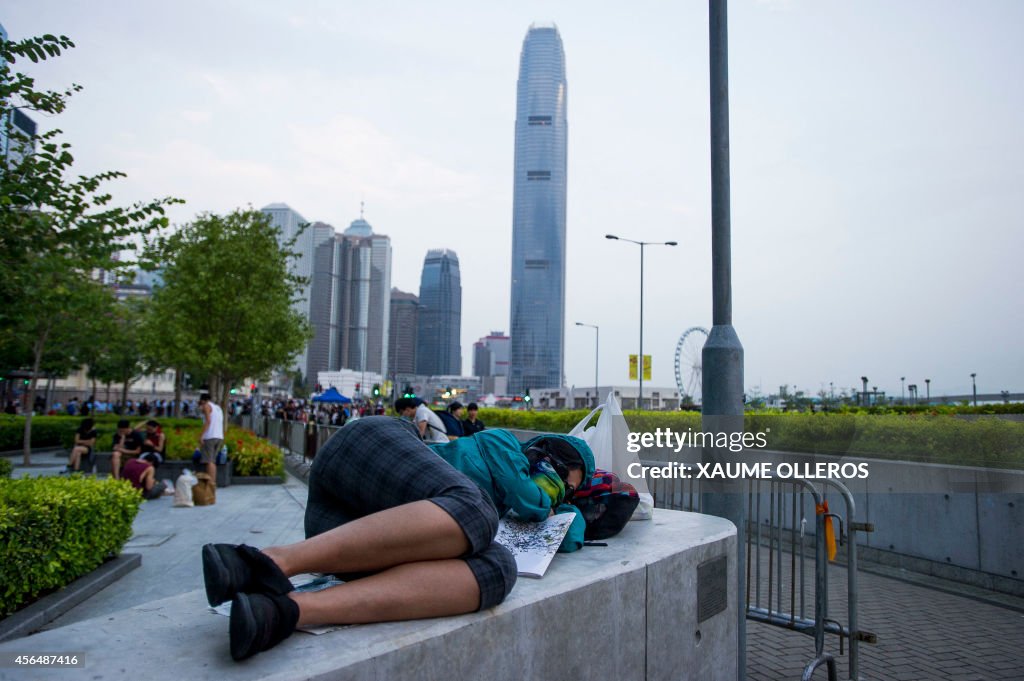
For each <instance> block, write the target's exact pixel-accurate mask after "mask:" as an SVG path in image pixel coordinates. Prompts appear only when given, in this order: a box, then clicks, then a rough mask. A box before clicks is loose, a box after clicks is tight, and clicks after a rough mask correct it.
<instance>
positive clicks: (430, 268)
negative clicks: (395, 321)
mask: <svg viewBox="0 0 1024 681" xmlns="http://www.w3.org/2000/svg"><path fill="white" fill-rule="evenodd" d="M461 332H462V283H461V279H460V275H459V256H457V255H456V254H455V251H451V250H449V249H447V248H444V249H436V250H430V251H427V257H426V259H425V260H424V261H423V275H422V276H421V277H420V318H419V327H418V330H417V333H416V373H417V374H428V375H439V374H444V375H458V374H461V373H462V345H461V342H460V339H459V335H460V333H461Z"/></svg>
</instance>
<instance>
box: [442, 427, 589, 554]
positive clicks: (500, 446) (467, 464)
mask: <svg viewBox="0 0 1024 681" xmlns="http://www.w3.org/2000/svg"><path fill="white" fill-rule="evenodd" d="M430 448H431V449H433V450H434V451H435V452H437V454H438V455H440V457H441V458H442V459H444V460H445V461H447V462H448V463H450V464H451V465H452V466H453V467H455V468H456V469H458V470H460V471H462V472H463V473H465V474H466V475H468V476H469V477H470V478H471V479H472V480H473V482H475V483H476V484H477V485H479V486H480V488H481V489H483V490H484V492H486V493H487V496H488V497H489V498H490V500H491V502H493V503H494V506H495V508H496V509H497V511H498V517H504V516H505V514H506V513H508V511H510V510H512V511H515V513H516V515H517V516H519V517H520V518H521V519H523V520H526V521H530V522H539V521H541V520H544V519H545V518H547V517H548V516H549V515H551V514H552V513H574V514H575V515H576V518H575V519H574V520H573V522H572V525H571V526H570V527H569V532H568V534H566V536H565V539H564V540H563V541H562V545H561V547H559V551H561V552H563V553H569V552H571V551H576V550H578V549H579V548H580V547H582V546H583V533H584V530H586V523H585V522H584V520H583V515H582V514H581V513H580V511H579V509H577V508H576V507H575V506H573V505H572V504H570V503H568V502H570V501H571V500H572V496H573V493H574V492H575V490H576V488H577V487H579V486H580V483H577V484H575V485H573V484H569V483H567V482H566V480H565V479H566V478H568V474H569V471H570V470H573V469H575V470H579V471H580V473H581V474H582V480H584V481H588V482H589V481H590V479H591V478H592V477H594V454H593V453H592V452H591V451H590V447H589V446H588V445H587V443H586V442H584V441H583V440H581V439H579V438H578V437H570V436H568V435H541V436H538V437H535V438H533V439H532V440H529V441H528V442H526V443H525V444H520V442H519V440H517V439H516V437H515V436H514V435H512V433H510V432H508V431H507V430H501V429H492V430H485V431H481V432H480V433H477V434H476V435H474V436H473V437H471V438H460V439H458V440H453V441H452V442H448V443H445V444H432V445H430Z"/></svg>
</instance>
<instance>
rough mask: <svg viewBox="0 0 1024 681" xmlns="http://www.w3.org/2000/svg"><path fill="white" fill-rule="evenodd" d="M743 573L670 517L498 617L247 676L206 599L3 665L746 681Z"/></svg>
mask: <svg viewBox="0 0 1024 681" xmlns="http://www.w3.org/2000/svg"><path fill="white" fill-rule="evenodd" d="M735 561H736V530H735V527H734V526H733V525H732V524H731V523H729V522H728V521H726V520H723V519H720V518H713V517H710V516H704V515H699V514H695V513H683V512H678V511H665V510H661V509H658V510H656V511H655V515H654V520H653V521H650V522H632V523H629V525H628V526H627V528H626V529H625V530H624V531H623V532H622V533H621V534H620V535H619V536H617V537H613V538H612V539H609V540H608V546H607V547H585V548H584V549H583V550H582V551H580V552H578V553H575V554H568V555H562V554H560V555H558V556H556V557H555V559H554V561H553V562H552V564H551V566H550V568H549V569H548V572H547V574H546V575H545V576H544V577H543V578H542V579H527V578H520V579H519V581H518V583H517V584H516V587H515V589H513V591H512V593H511V595H510V596H509V597H508V599H506V601H505V602H504V603H502V604H501V605H499V606H497V607H495V608H492V609H490V610H488V611H485V612H480V613H474V614H470V615H463V616H460V617H445V618H438V619H432V620H419V621H410V622H392V623H384V624H373V625H361V626H354V627H347V628H344V629H341V630H338V631H334V632H331V633H328V634H324V635H321V636H313V635H310V634H306V633H302V632H297V633H296V634H294V635H293V636H292V637H291V638H289V639H288V640H286V641H284V642H283V643H282V644H280V645H279V646H277V647H276V648H275V649H273V650H271V651H268V652H266V653H261V654H259V655H256V656H255V657H253V658H251V659H249V660H246V661H245V662H241V663H235V662H233V661H232V660H231V656H230V654H229V651H228V619H227V618H226V617H223V616H220V615H215V614H212V613H210V612H209V611H208V609H207V606H206V599H205V595H204V592H203V591H202V590H196V591H191V592H188V593H184V594H181V595H179V596H174V597H171V598H167V599H164V600H160V601H156V602H152V603H148V604H145V605H141V606H137V607H134V608H131V609H128V610H123V611H121V612H117V613H114V614H111V615H107V616H102V617H97V618H95V619H91V620H86V621H82V622H78V623H75V624H71V625H69V626H66V627H62V628H59V629H54V630H50V631H44V632H42V633H39V634H36V635H34V636H31V637H28V638H23V639H18V640H15V641H10V642H6V643H3V644H0V659H3V658H5V657H6V656H7V655H9V654H11V653H14V652H18V653H51V654H53V653H68V652H74V653H78V654H79V655H81V656H82V658H83V660H84V666H83V667H81V668H76V669H72V668H66V669H60V670H55V669H44V668H28V667H22V668H12V667H10V666H7V667H0V679H5V680H6V679H12V680H13V679H18V680H19V681H21V680H26V679H55V678H60V679H61V680H62V681H63V680H70V679H81V680H86V679H88V680H93V679H103V680H104V681H106V680H112V679H125V680H126V681H127V680H130V681H136V680H137V679H142V678H144V679H146V680H147V681H178V680H180V679H188V681H203V680H209V681H232V680H235V679H237V680H239V681H242V680H246V681H248V680H249V679H275V681H289V680H291V679H296V680H297V679H323V680H325V681H326V680H327V679H354V680H364V679H365V680H370V679H374V680H376V679H402V680H404V679H424V680H427V679H430V680H435V679H446V680H449V681H462V680H463V679H479V680H488V681H490V680H492V679H497V680H500V679H510V680H511V679H514V680H519V679H526V680H529V681H536V680H541V679H558V680H564V679H586V678H602V679H613V680H614V681H628V680H634V679H636V680H639V679H658V680H660V679H692V680H694V681H698V680H699V681H718V680H720V679H721V680H723V681H725V680H728V681H733V680H734V679H735V678H736V666H737V648H736V645H737V634H736V625H737V607H738V600H737V594H736V593H735V586H734V585H735V580H736V562H735ZM195 580H196V583H197V584H199V583H201V582H202V576H201V575H198V574H197V575H196V576H195ZM114 588H116V587H114Z"/></svg>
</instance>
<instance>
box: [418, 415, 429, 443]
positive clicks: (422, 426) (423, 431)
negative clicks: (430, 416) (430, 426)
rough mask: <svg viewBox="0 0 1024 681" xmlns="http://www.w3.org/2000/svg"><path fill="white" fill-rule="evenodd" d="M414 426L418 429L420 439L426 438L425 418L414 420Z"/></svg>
mask: <svg viewBox="0 0 1024 681" xmlns="http://www.w3.org/2000/svg"><path fill="white" fill-rule="evenodd" d="M416 427H417V428H418V429H419V431H420V439H421V440H422V439H424V438H426V437H427V420H426V419H421V420H419V421H417V422H416Z"/></svg>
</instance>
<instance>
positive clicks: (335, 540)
mask: <svg viewBox="0 0 1024 681" xmlns="http://www.w3.org/2000/svg"><path fill="white" fill-rule="evenodd" d="M469 548H470V545H469V540H468V539H466V535H465V533H464V532H463V531H462V528H461V527H460V526H459V524H458V523H456V522H455V519H454V518H452V517H451V516H450V515H448V512H447V511H445V510H444V509H442V508H441V507H440V506H438V505H436V504H434V503H432V502H430V501H414V502H412V503H409V504H403V505H402V506H396V507H394V508H389V509H386V510H383V511H380V512H378V513H373V514H371V515H368V516H364V517H362V518H359V519H358V520H353V521H352V522H350V523H345V524H344V525H341V526H340V527H336V528H334V529H333V530H329V531H328V532H324V533H323V534H318V535H316V536H315V537H311V538H309V539H307V540H305V541H301V542H298V543H297V544H289V545H287V546H275V547H271V548H267V549H264V550H263V552H264V553H265V554H267V555H268V556H270V558H271V559H272V560H273V561H274V562H275V563H277V565H278V567H280V568H281V571H282V572H284V573H285V575H287V576H289V577H290V576H292V575H298V574H302V573H304V572H361V571H364V570H381V569H384V568H389V567H393V566H396V565H401V564H403V563H415V562H419V561H426V560H441V559H444V558H457V557H459V556H462V555H465V554H466V552H467V551H469ZM459 562H460V563H461V561H459ZM467 569H468V568H467ZM359 581H363V580H359ZM473 583H474V584H476V581H475V580H474V582H473ZM474 609H475V606H474ZM460 612H465V611H460Z"/></svg>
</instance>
